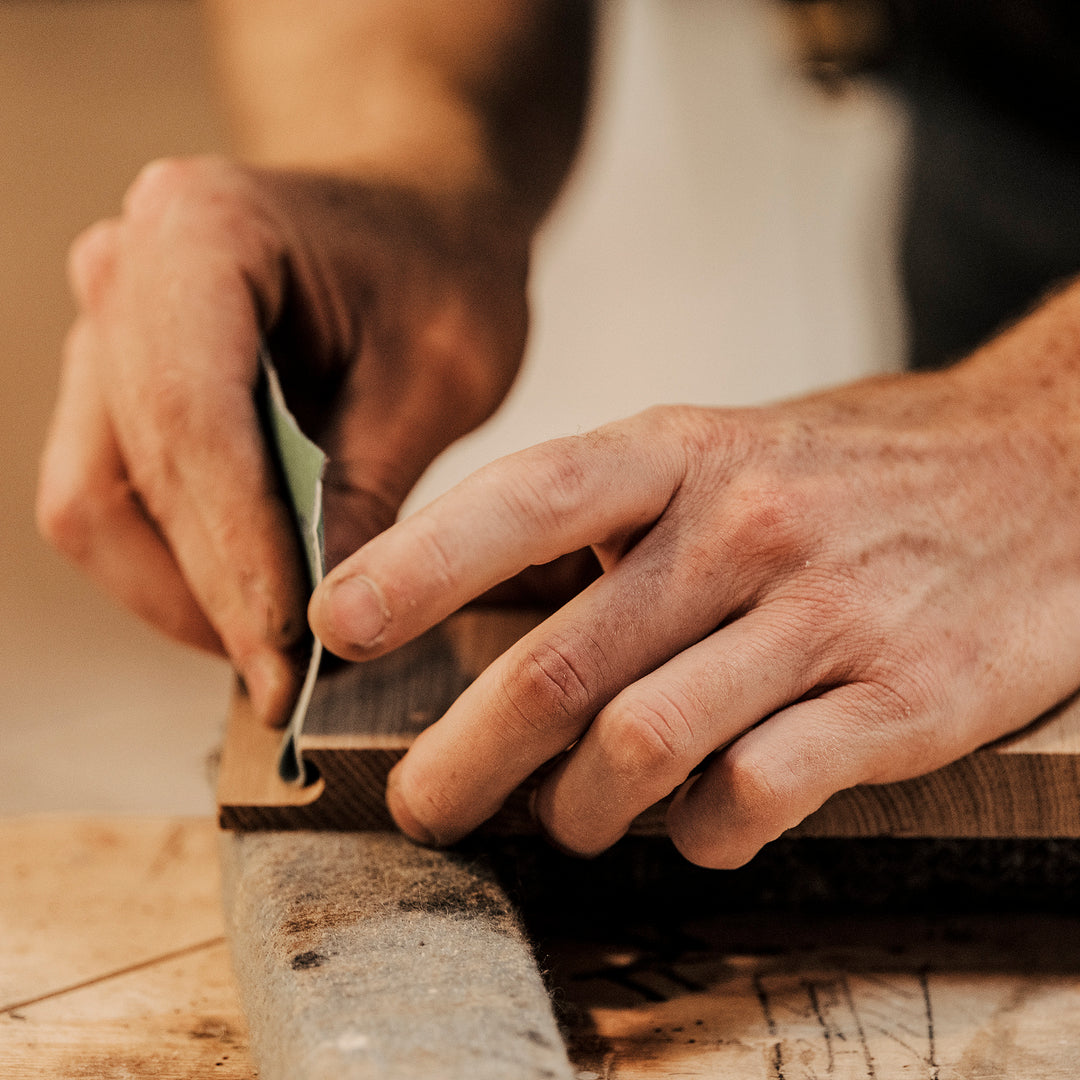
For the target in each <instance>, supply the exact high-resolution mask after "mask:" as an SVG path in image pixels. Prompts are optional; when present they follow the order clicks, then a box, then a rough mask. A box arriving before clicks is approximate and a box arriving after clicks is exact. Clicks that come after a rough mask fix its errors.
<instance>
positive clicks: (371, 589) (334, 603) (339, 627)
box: [325, 574, 390, 649]
mask: <svg viewBox="0 0 1080 1080" xmlns="http://www.w3.org/2000/svg"><path fill="white" fill-rule="evenodd" d="M325 603H326V604H327V605H329V606H328V608H327V614H328V615H329V621H330V625H331V626H332V627H333V629H334V633H335V634H336V635H337V636H338V637H339V638H341V639H342V640H343V641H348V642H351V643H352V644H353V645H356V646H357V647H358V648H361V649H370V648H371V647H372V646H374V645H377V644H378V643H379V638H380V637H382V635H383V633H384V632H385V630H386V625H387V623H389V621H390V609H389V608H388V607H387V605H386V600H385V599H384V598H383V595H382V593H381V592H380V591H379V588H378V586H377V585H376V584H375V583H374V582H373V581H372V580H371V579H370V578H366V577H364V576H363V575H362V574H354V575H353V576H352V577H347V578H343V579H342V580H340V581H336V582H333V583H331V585H330V591H329V594H328V595H327V597H326V600H325Z"/></svg>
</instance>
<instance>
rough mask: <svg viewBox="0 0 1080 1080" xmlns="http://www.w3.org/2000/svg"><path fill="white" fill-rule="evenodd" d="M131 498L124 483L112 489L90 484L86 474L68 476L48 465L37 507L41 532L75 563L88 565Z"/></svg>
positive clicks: (43, 474)
mask: <svg viewBox="0 0 1080 1080" xmlns="http://www.w3.org/2000/svg"><path fill="white" fill-rule="evenodd" d="M130 497H131V491H130V488H129V486H128V485H127V483H126V482H124V481H120V480H117V481H116V482H115V484H114V485H112V487H111V489H110V488H109V487H108V486H103V485H101V484H93V483H90V482H89V481H88V480H87V478H86V477H85V476H83V475H82V474H75V473H72V474H67V475H65V474H64V473H62V472H61V471H60V470H57V469H55V468H54V467H52V466H51V465H50V464H49V463H48V462H46V464H45V465H44V466H43V468H42V472H41V477H40V480H39V483H38V491H37V498H36V501H35V504H34V517H35V521H36V524H37V528H38V532H39V533H40V534H41V536H42V537H43V538H44V539H45V540H47V541H48V542H49V543H50V544H51V545H52V546H53V547H54V548H56V550H57V551H60V552H61V553H62V554H64V555H66V556H67V557H68V558H69V559H71V560H72V561H73V562H75V563H77V564H85V563H86V562H88V561H89V559H90V557H91V554H92V551H93V548H94V544H95V542H96V539H97V537H98V536H100V534H101V533H102V532H103V531H105V530H106V529H107V528H108V524H109V522H110V521H111V520H113V519H114V518H115V517H116V514H117V511H118V509H119V507H120V505H121V504H122V503H123V502H125V501H127V500H129V499H130Z"/></svg>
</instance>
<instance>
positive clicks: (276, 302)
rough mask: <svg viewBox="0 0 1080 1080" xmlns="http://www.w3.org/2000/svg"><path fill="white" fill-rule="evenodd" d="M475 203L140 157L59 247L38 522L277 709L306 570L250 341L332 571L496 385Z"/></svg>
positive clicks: (499, 265)
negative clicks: (314, 445)
mask: <svg viewBox="0 0 1080 1080" xmlns="http://www.w3.org/2000/svg"><path fill="white" fill-rule="evenodd" d="M498 222H499V218H498V215H497V214H495V213H493V212H492V207H491V206H490V205H486V206H479V205H470V204H469V203H468V202H467V201H463V202H461V203H458V204H454V203H451V202H449V201H448V200H443V201H441V202H440V201H437V200H435V199H433V198H429V199H427V200H424V199H421V198H419V197H418V196H416V195H415V194H410V193H409V192H405V191H400V190H396V189H394V188H393V187H390V186H374V185H370V184H363V183H361V182H359V181H356V180H345V179H329V178H317V177H311V176H305V175H302V174H294V173H288V172H282V171H268V170H263V171H257V170H251V169H244V168H241V167H239V166H236V165H233V164H230V163H228V162H225V161H222V160H218V159H199V160H191V161H172V162H159V163H157V164H155V165H151V166H149V167H148V168H147V169H146V170H145V171H144V172H143V173H142V175H141V176H140V177H139V178H138V180H137V181H136V182H135V184H134V185H133V186H132V188H131V190H130V192H129V193H128V196H127V199H126V202H125V205H124V212H123V215H122V216H121V217H120V218H118V219H115V220H110V221H105V222H102V223H100V224H98V225H96V226H94V227H93V228H91V229H90V230H89V231H88V232H87V233H86V234H85V235H84V236H83V237H82V238H80V240H79V241H78V242H77V243H76V244H75V246H74V248H73V251H72V255H71V265H70V269H71V280H72V285H73V288H74V291H75V295H76V298H77V300H78V303H79V318H78V321H77V323H76V324H75V326H74V328H73V330H72V331H71V334H70V336H69V339H68V343H67V348H66V356H65V362H64V372H63V377H62V383H61V392H60V398H59V402H58V405H57V409H56V415H55V419H54V422H53V425H52V430H51V434H50V437H49V442H48V446H47V449H46V454H45V459H44V465H43V470H42V479H41V487H40V495H39V508H38V509H39V520H40V522H41V527H42V529H43V531H44V532H45V534H46V535H47V536H48V537H49V538H50V539H51V540H52V541H53V542H54V543H55V544H56V545H57V546H58V547H60V548H61V549H62V550H63V551H65V552H66V553H67V554H68V555H70V556H71V557H72V558H73V559H74V560H75V561H76V562H77V563H79V564H80V565H81V566H82V567H83V568H84V569H85V570H86V571H87V572H88V573H89V574H90V575H91V576H92V577H94V578H96V579H97V580H98V581H99V582H100V583H101V584H103V585H104V586H105V588H106V589H108V590H109V591H110V592H112V593H113V594H114V595H116V596H117V597H118V598H119V599H120V600H122V601H123V602H125V603H126V604H127V605H128V606H130V607H131V608H133V609H134V610H135V611H136V612H138V613H139V614H141V615H142V616H144V617H145V618H147V619H148V620H149V621H150V622H151V623H153V624H154V625H156V626H158V627H159V628H160V629H162V630H164V631H165V632H167V633H169V634H171V635H172V636H173V637H176V638H179V639H180V640H182V641H185V642H189V643H192V644H194V645H198V646H202V647H204V648H209V649H218V650H222V651H224V652H225V653H227V654H228V655H229V657H230V658H231V659H232V660H233V662H234V663H235V664H236V666H237V668H238V670H239V671H240V672H241V674H242V675H243V676H244V678H245V681H246V683H247V686H248V688H249V691H250V693H251V694H252V697H253V700H254V702H255V704H256V707H257V708H258V710H259V711H260V712H261V713H262V715H263V716H265V717H266V718H267V719H271V720H278V719H283V718H284V714H285V712H286V711H287V709H288V707H289V704H290V701H291V698H292V696H293V694H294V692H295V686H296V674H295V670H294V666H293V664H292V663H291V662H290V658H289V650H290V648H291V647H292V646H293V645H294V644H296V643H297V642H299V641H300V640H301V639H302V637H303V635H304V633H305V631H306V623H305V618H304V601H305V588H306V584H305V582H304V580H303V570H302V566H303V564H302V562H301V559H300V556H299V553H298V552H297V550H296V545H295V541H294V539H293V536H292V525H291V522H290V518H289V513H288V510H287V509H286V506H285V504H284V502H283V501H282V498H281V497H280V494H279V492H278V491H277V490H276V484H275V476H274V472H273V470H272V467H271V465H270V463H269V461H268V459H267V455H266V451H265V447H264V445H263V440H262V437H261V433H260V431H259V428H258V423H257V418H256V414H255V408H254V403H253V389H254V387H255V383H256V379H257V376H258V362H257V356H258V344H259V338H260V335H265V336H266V337H267V338H268V339H269V341H270V345H271V350H272V352H273V354H274V356H275V359H276V361H277V364H278V367H279V372H280V374H281V377H282V382H283V384H284V386H285V389H286V393H287V394H288V396H289V397H290V400H291V403H292V405H293V408H294V411H295V412H296V413H297V415H298V416H299V418H300V419H301V422H302V423H304V425H305V426H306V427H307V429H308V430H309V433H310V434H312V435H313V437H315V438H316V439H317V440H318V441H319V442H320V443H321V444H322V445H323V447H324V448H325V449H326V451H327V452H328V454H329V456H330V465H329V470H328V473H327V477H326V518H327V547H328V555H329V560H330V562H331V563H333V562H334V561H337V560H338V559H340V558H341V557H343V556H344V555H345V554H347V553H349V552H351V551H354V550H355V549H356V547H358V546H359V545H360V544H361V543H363V542H364V541H366V540H368V539H370V538H371V537H372V536H374V535H375V534H376V533H377V532H379V531H380V530H381V529H384V528H385V527H386V526H388V525H389V524H391V523H392V522H393V520H394V518H395V516H396V512H397V508H398V506H399V505H400V503H401V501H402V499H403V498H404V496H405V495H406V494H407V492H408V491H409V489H410V487H411V486H412V484H413V483H414V482H415V480H416V479H417V477H418V476H419V475H420V473H421V471H422V470H423V469H424V468H425V467H426V466H427V464H428V463H429V462H430V460H431V459H432V458H433V457H434V456H435V455H436V454H437V453H438V452H439V451H440V450H442V449H443V448H444V447H445V446H447V445H448V444H449V443H450V442H451V441H452V440H454V439H455V438H457V437H458V436H460V435H462V434H464V433H465V432H466V431H468V430H469V429H470V428H472V427H473V426H475V425H476V424H478V423H479V422H480V421H481V420H483V419H484V418H485V417H486V416H487V415H488V414H489V413H490V412H491V411H492V410H493V409H494V408H495V406H496V405H497V404H498V402H499V401H500V400H501V398H502V397H503V395H504V394H505V392H506V390H507V388H508V387H509V385H510V383H511V381H512V379H513V377H514V374H515V372H516V370H517V367H518V364H519V362H520V357H521V351H522V347H523V342H524V336H525V323H526V309H525V299H524V296H525V292H524V290H525V276H526V265H527V236H524V235H517V234H514V233H512V232H508V231H507V232H504V231H501V230H500V228H499V225H498Z"/></svg>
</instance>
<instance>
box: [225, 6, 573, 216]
mask: <svg viewBox="0 0 1080 1080" xmlns="http://www.w3.org/2000/svg"><path fill="white" fill-rule="evenodd" d="M205 3H206V7H207V13H208V22H209V25H210V28H211V35H212V38H213V41H214V45H215V53H216V56H217V58H218V61H219V64H218V66H219V71H220V77H221V81H222V84H223V90H224V93H225V98H226V102H227V105H228V108H229V112H230V115H231V118H232V121H233V128H234V132H235V138H236V143H237V149H238V151H239V153H240V154H241V156H242V157H244V158H245V159H247V160H249V161H252V162H254V163H257V164H262V165H273V166H287V167H300V168H305V169H317V170H322V171H331V172H336V173H344V174H347V175H362V176H363V177H365V178H366V179H369V180H372V181H375V182H380V181H381V182H385V183H388V184H394V185H404V186H408V187H410V188H413V189H415V190H418V191H420V192H422V193H425V194H429V195H432V196H434V197H438V198H444V197H446V196H452V197H453V198H455V199H459V198H462V197H466V198H469V199H474V200H475V199H484V200H487V201H488V202H489V203H490V205H492V206H496V205H497V206H501V207H504V208H506V210H507V212H510V213H513V214H514V215H515V217H516V218H518V219H519V220H520V222H521V223H522V224H523V225H524V227H525V228H527V229H530V230H531V228H532V227H533V226H535V224H536V222H537V221H538V220H539V218H540V217H541V216H542V214H543V212H544V210H545V209H546V208H547V206H548V204H549V203H550V202H551V200H552V198H553V197H554V195H555V193H556V191H557V190H558V187H559V184H560V183H561V181H562V179H563V176H564V175H565V173H566V171H567V169H568V167H569V165H570V162H571V160H572V157H573V153H574V150H575V147H576V144H577V140H578V137H579V134H580V128H581V120H582V115H583V112H584V105H585V95H586V90H587V82H588V67H589V56H590V51H591V36H592V16H591V8H590V6H589V5H588V4H587V3H584V2H578V0H520V2H512V3H511V2H505V0H495V2H492V3H469V4H458V3H449V4H448V3H445V2H443V0H414V2H406V3H403V2H400V0H331V2H325V3H321V4H318V5H316V6H315V7H312V5H309V4H303V3H300V2H299V0H271V2H269V3H268V2H266V0H205Z"/></svg>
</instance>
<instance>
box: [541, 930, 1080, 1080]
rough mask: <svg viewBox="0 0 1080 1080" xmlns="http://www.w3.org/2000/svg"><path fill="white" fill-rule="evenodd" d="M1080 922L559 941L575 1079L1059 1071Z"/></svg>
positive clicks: (1068, 1046)
mask: <svg viewBox="0 0 1080 1080" xmlns="http://www.w3.org/2000/svg"><path fill="white" fill-rule="evenodd" d="M1078 929H1080V925H1078V923H1077V921H1076V920H1073V919H1054V918H1048V917H1041V916H1034V915H1031V916H1019V917H1007V918H1005V917H1000V916H997V917H990V918H987V917H982V918H975V917H967V918H958V919H951V920H943V919H934V918H927V917H921V918H907V919H891V918H889V917H888V916H876V917H872V918H867V917H864V918H861V919H854V920H852V919H844V920H837V919H832V920H830V919H799V918H794V919H793V918H791V917H790V916H786V917H784V918H782V919H773V920H769V919H763V918H757V919H754V918H749V919H747V918H743V919H742V920H740V919H738V918H734V917H731V916H727V917H725V918H724V919H722V920H715V921H712V922H704V923H698V924H695V925H686V926H681V927H675V928H670V929H668V930H666V931H661V932H659V933H658V932H657V931H656V928H649V929H648V930H646V931H645V932H644V933H642V934H637V935H635V934H629V935H626V936H625V937H623V938H621V939H620V938H619V937H618V936H616V937H614V938H613V940H612V941H610V942H607V943H598V942H591V943H584V942H581V941H576V942H566V941H564V942H562V943H556V944H555V945H554V946H553V948H552V954H551V956H550V957H549V962H550V964H551V966H552V967H553V969H554V971H553V975H552V978H553V981H554V983H555V985H556V987H557V991H556V992H557V995H558V999H559V1000H561V1001H562V1002H563V1008H564V1011H565V1013H566V1015H567V1019H568V1025H569V1045H570V1050H571V1057H572V1059H573V1060H574V1062H575V1064H576V1065H577V1066H578V1068H579V1070H580V1071H579V1074H578V1075H579V1077H581V1078H582V1080H598V1078H603V1080H645V1078H646V1077H650V1078H655V1077H680V1078H691V1077H701V1078H703V1080H704V1078H706V1077H708V1078H715V1077H723V1078H724V1080H901V1078H904V1080H1013V1078H1014V1077H1025V1078H1031V1080H1034V1078H1038V1080H1065V1078H1067V1077H1068V1078H1073V1077H1075V1076H1076V1074H1077V1062H1078V1060H1080V946H1078V935H1077V930H1078Z"/></svg>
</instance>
